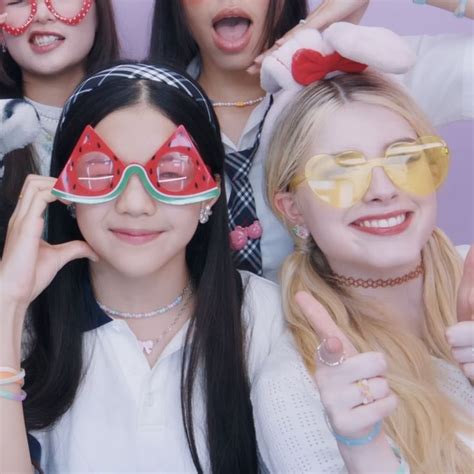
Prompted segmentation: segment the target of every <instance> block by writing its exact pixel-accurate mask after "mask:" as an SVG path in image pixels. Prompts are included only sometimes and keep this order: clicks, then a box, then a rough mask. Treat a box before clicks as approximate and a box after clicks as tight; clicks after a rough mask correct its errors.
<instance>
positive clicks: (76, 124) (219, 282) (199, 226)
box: [0, 64, 282, 473]
mask: <svg viewBox="0 0 474 474" xmlns="http://www.w3.org/2000/svg"><path fill="white" fill-rule="evenodd" d="M223 156H224V155H223V150H222V145H221V142H220V135H219V127H218V124H217V119H216V117H215V114H214V112H213V110H212V106H211V104H210V102H209V101H208V99H206V98H205V96H204V95H203V94H202V92H201V89H200V88H199V87H198V86H197V85H196V84H195V83H194V82H193V81H192V80H191V79H190V78H188V77H187V76H185V75H182V74H181V73H178V72H176V71H175V70H173V69H171V68H168V67H164V66H159V67H151V66H146V65H137V64H122V65H118V66H114V67H112V68H110V69H107V70H104V71H101V72H98V73H97V74H95V75H93V76H90V77H89V78H88V79H87V80H86V81H84V82H83V83H82V84H81V85H80V86H79V88H78V89H77V90H76V92H75V94H74V95H73V96H72V97H71V98H70V100H69V101H68V103H67V104H66V106H65V109H64V112H63V116H62V119H61V125H60V127H59V130H58V133H57V136H56V140H55V146H54V150H53V156H52V175H53V176H55V177H59V178H58V180H55V179H53V178H49V177H39V176H29V177H28V178H27V180H26V182H25V184H24V187H23V189H22V192H21V195H20V196H21V197H20V200H19V203H18V205H17V207H16V209H15V212H14V214H13V216H12V219H11V221H10V224H9V232H8V236H7V242H6V246H5V252H4V257H3V260H2V262H1V266H0V311H1V314H2V324H1V326H2V327H1V330H0V338H1V340H0V365H1V366H2V367H1V368H0V418H1V419H2V423H1V426H0V439H1V440H2V441H1V445H0V446H1V447H0V450H1V451H2V456H1V458H0V471H1V472H8V471H15V472H16V471H21V472H30V471H31V470H32V468H31V464H30V456H29V454H28V446H27V435H26V434H27V433H29V444H30V452H31V455H32V460H33V461H34V462H35V463H36V465H37V466H39V465H41V468H42V469H44V470H45V472H48V473H50V472H61V473H62V472H104V471H107V472H163V471H166V472H170V471H173V472H189V471H197V472H213V473H218V472H219V473H222V472H225V473H242V472H245V473H251V472H257V470H258V461H257V449H256V440H255V432H254V426H253V415H252V408H251V404H250V399H249V386H250V384H251V383H252V381H253V379H254V377H255V374H256V372H257V370H258V369H259V367H260V366H261V364H262V362H263V360H264V359H265V358H266V356H267V354H268V353H269V350H270V346H271V344H272V342H273V341H274V340H275V339H276V338H277V337H278V336H279V335H280V333H281V331H282V317H281V314H280V302H279V296H278V290H277V288H276V287H275V286H274V285H273V284H271V283H269V282H266V281H265V280H263V279H261V278H259V277H257V276H255V275H251V274H249V273H245V272H243V273H237V272H236V271H235V270H234V267H233V264H232V261H231V256H230V252H229V243H228V239H227V225H228V223H227V208H226V196H225V186H224V183H222V182H220V179H219V176H222V173H223V170H222V167H223ZM58 198H59V199H60V200H61V201H64V202H68V203H70V205H69V206H68V207H66V206H65V205H64V203H63V202H57V201H58ZM48 204H50V205H49V206H48ZM46 207H48V218H47V221H48V243H46V242H44V241H42V240H41V235H42V230H43V218H42V215H43V213H44V211H45V209H46ZM31 303H32V304H31ZM30 304H31V306H30ZM28 307H30V311H29V312H28V316H27V317H26V320H27V321H26V325H25V329H24V330H22V327H23V321H24V320H25V312H26V308H28ZM257 313H259V314H258V317H256V314H257ZM22 332H23V333H24V334H23V336H24V337H23V342H24V359H23V361H21V354H20V352H21V351H20V345H21V339H22ZM20 367H22V369H20ZM23 370H24V371H25V372H26V376H25V377H24V386H23V388H22V387H21V383H22V381H23V376H24V373H23ZM22 390H24V392H23V391H22ZM25 393H26V394H27V398H26V399H25V400H24V402H23V404H22V403H18V402H17V401H16V400H19V401H21V400H23V399H24V396H25ZM12 399H13V400H12ZM25 426H26V428H25Z"/></svg>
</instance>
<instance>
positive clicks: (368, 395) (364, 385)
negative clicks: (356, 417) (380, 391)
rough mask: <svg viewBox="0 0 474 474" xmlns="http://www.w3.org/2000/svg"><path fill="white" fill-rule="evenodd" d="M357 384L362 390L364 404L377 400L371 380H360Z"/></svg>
mask: <svg viewBox="0 0 474 474" xmlns="http://www.w3.org/2000/svg"><path fill="white" fill-rule="evenodd" d="M356 385H357V387H358V388H359V390H360V394H361V395H362V404H363V405H368V404H369V403H372V402H374V401H375V397H374V396H373V395H372V392H371V391H370V386H369V381H368V380H367V379H362V380H358V381H357V384H356Z"/></svg>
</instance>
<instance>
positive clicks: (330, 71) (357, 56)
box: [259, 22, 416, 156]
mask: <svg viewBox="0 0 474 474" xmlns="http://www.w3.org/2000/svg"><path fill="white" fill-rule="evenodd" d="M415 61H416V55H415V53H414V52H413V50H412V49H411V48H410V47H409V46H408V44H407V43H406V42H405V41H404V40H403V38H401V37H400V36H398V35H397V34H395V33H394V32H392V31H390V30H387V29H385V28H379V27H369V26H359V25H353V24H352V23H345V22H340V23H334V24H332V25H331V26H329V27H328V28H327V29H326V30H324V31H323V32H322V33H320V32H319V31H318V30H316V29H314V28H303V29H301V30H299V31H297V32H296V33H295V34H294V35H293V36H292V37H291V38H290V39H289V40H288V41H286V42H285V43H284V44H283V45H282V46H281V47H280V48H278V49H277V50H276V51H274V52H273V53H272V54H270V55H268V56H267V57H266V58H265V59H264V61H263V64H262V70H261V85H262V88H263V89H265V90H266V91H267V92H269V93H271V94H273V96H274V103H273V105H272V107H271V109H270V111H269V112H268V115H267V118H266V120H265V124H264V127H263V130H262V136H261V141H260V147H261V151H262V153H261V154H260V153H259V154H260V156H267V154H268V148H269V145H270V140H271V137H272V134H273V130H274V128H275V126H276V123H277V121H278V119H279V118H280V116H281V115H282V112H283V111H284V110H285V108H286V107H287V106H288V105H289V104H290V102H291V101H292V99H293V98H294V97H295V96H296V94H297V93H298V92H299V91H300V90H301V89H303V88H304V87H305V86H307V85H309V84H311V83H313V82H315V81H318V80H322V79H325V78H328V77H332V76H334V75H337V74H341V73H360V72H362V71H364V70H365V69H367V68H368V69H375V70H377V71H379V72H382V73H392V74H401V73H404V72H407V71H408V70H409V69H411V67H412V66H413V65H414V64H415Z"/></svg>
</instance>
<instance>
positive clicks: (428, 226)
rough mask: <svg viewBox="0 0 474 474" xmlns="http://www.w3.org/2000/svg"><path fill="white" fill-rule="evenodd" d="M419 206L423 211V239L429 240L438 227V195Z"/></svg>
mask: <svg viewBox="0 0 474 474" xmlns="http://www.w3.org/2000/svg"><path fill="white" fill-rule="evenodd" d="M419 206H420V208H421V210H422V216H423V219H422V231H423V234H425V235H424V236H423V238H425V237H426V240H428V238H429V236H430V235H431V233H432V232H433V230H434V229H435V227H436V220H437V219H436V218H437V213H438V200H437V198H436V194H433V195H431V196H429V197H427V198H425V199H423V200H422V201H420V202H419Z"/></svg>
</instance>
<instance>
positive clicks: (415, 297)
mask: <svg viewBox="0 0 474 474" xmlns="http://www.w3.org/2000/svg"><path fill="white" fill-rule="evenodd" d="M419 263H420V262H419V261H417V262H413V263H412V264H409V265H402V266H399V267H396V268H392V269H390V270H384V271H380V269H377V270H375V269H373V268H372V269H359V270H358V271H356V270H355V269H354V268H352V269H349V268H344V267H343V266H340V265H334V266H333V267H332V268H333V269H334V271H335V272H336V273H338V274H339V275H343V276H345V277H353V278H355V279H358V278H361V279H363V280H368V279H372V280H378V279H383V280H387V279H390V278H392V279H394V278H397V277H402V276H404V275H406V274H408V273H409V272H412V271H413V270H415V268H416V267H417V265H418V264H419ZM350 291H351V292H352V293H353V294H356V295H358V296H361V297H362V298H364V299H366V300H370V301H373V302H374V303H376V304H377V305H378V306H381V307H384V308H387V309H389V312H388V313H389V315H390V318H393V319H394V321H391V322H393V323H394V324H396V325H397V326H399V327H400V328H401V329H402V330H403V331H406V332H409V333H411V334H413V335H416V336H418V337H421V336H422V326H423V319H424V317H425V311H424V303H423V275H420V276H418V277H416V278H414V279H411V280H408V281H406V282H404V283H401V284H398V285H395V286H387V287H385V288H383V287H378V288H363V287H351V288H350Z"/></svg>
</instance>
